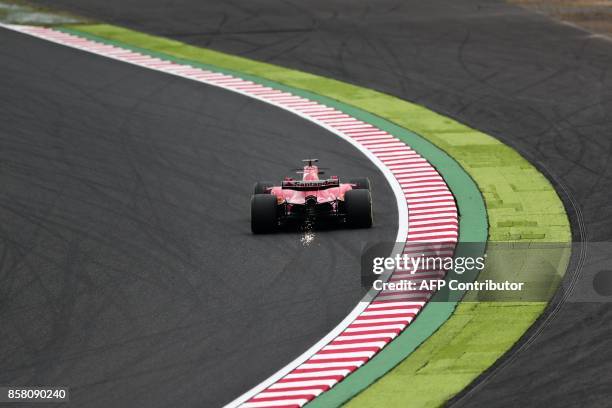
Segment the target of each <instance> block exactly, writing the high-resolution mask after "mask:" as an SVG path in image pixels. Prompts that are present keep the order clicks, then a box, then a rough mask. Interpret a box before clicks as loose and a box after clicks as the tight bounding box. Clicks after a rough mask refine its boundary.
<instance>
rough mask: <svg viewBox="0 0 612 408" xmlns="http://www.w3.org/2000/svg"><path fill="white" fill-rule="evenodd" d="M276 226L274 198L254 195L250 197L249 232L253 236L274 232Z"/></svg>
mask: <svg viewBox="0 0 612 408" xmlns="http://www.w3.org/2000/svg"><path fill="white" fill-rule="evenodd" d="M277 226H278V217H277V215H276V196H274V195H270V194H254V195H253V196H252V197H251V231H252V232H253V234H266V233H270V232H274V231H275V230H276V227H277Z"/></svg>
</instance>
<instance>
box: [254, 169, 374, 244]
mask: <svg viewBox="0 0 612 408" xmlns="http://www.w3.org/2000/svg"><path fill="white" fill-rule="evenodd" d="M317 161H318V160H317V159H306V160H303V162H304V163H305V166H304V169H303V170H302V171H298V173H301V174H302V180H295V179H293V178H291V177H285V179H284V180H283V181H282V182H281V184H280V186H279V185H274V184H273V183H268V182H258V183H255V187H254V191H253V196H252V197H251V230H252V231H253V233H255V234H261V233H268V232H273V231H275V230H276V229H277V228H278V227H279V226H282V225H286V224H288V223H290V222H295V223H299V224H301V225H312V224H317V223H319V222H324V221H336V222H340V223H343V224H345V225H348V226H350V227H355V228H369V227H371V226H372V197H371V196H370V181H369V180H368V179H367V178H358V179H353V180H350V181H349V182H348V183H340V180H339V179H338V177H337V176H331V177H330V178H328V179H324V180H321V179H319V174H323V172H321V171H319V167H317V166H316V165H314V163H316V162H317Z"/></svg>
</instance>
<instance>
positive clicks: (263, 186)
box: [253, 181, 274, 194]
mask: <svg viewBox="0 0 612 408" xmlns="http://www.w3.org/2000/svg"><path fill="white" fill-rule="evenodd" d="M273 186H274V183H272V182H269V181H258V182H257V183H255V184H254V185H253V194H270V190H268V188H270V187H273Z"/></svg>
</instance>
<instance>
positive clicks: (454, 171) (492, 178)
mask: <svg viewBox="0 0 612 408" xmlns="http://www.w3.org/2000/svg"><path fill="white" fill-rule="evenodd" d="M66 30H67V31H72V32H74V33H77V34H80V35H89V36H93V38H94V39H98V40H99V39H103V40H105V41H107V42H120V43H121V45H123V46H127V47H128V48H132V49H136V50H139V51H142V52H145V53H148V54H153V55H157V56H161V57H165V58H166V59H168V58H171V59H176V60H179V61H180V62H188V63H191V62H195V63H198V64H200V65H203V66H206V65H208V66H210V65H212V66H214V67H215V68H216V69H220V70H222V71H223V70H225V71H227V72H229V73H234V74H236V75H237V76H240V77H243V78H246V79H251V80H254V82H260V83H265V81H273V82H274V83H276V84H273V83H270V85H271V86H274V87H277V88H279V86H278V85H279V84H280V88H282V87H283V86H285V87H291V89H289V91H290V92H294V93H295V89H297V90H298V91H299V92H298V93H301V94H302V95H304V96H306V97H309V98H311V99H314V100H318V101H320V102H322V103H325V104H330V102H331V106H334V104H333V102H336V106H342V107H341V108H340V109H341V110H344V111H347V110H348V111H351V110H353V112H352V113H351V112H347V113H351V114H354V115H355V116H357V117H359V118H360V119H362V120H364V121H368V122H371V123H374V124H377V123H376V121H377V120H378V121H380V122H379V124H380V123H382V124H383V125H384V126H381V127H383V128H386V129H391V130H389V131H390V132H391V133H392V134H394V135H396V136H398V137H401V138H403V139H404V140H406V141H407V143H409V144H410V145H411V146H413V147H414V148H415V149H417V150H418V151H419V152H420V153H421V154H422V155H423V156H425V157H426V158H427V159H428V160H430V162H432V164H434V165H435V166H436V167H437V168H438V170H439V171H440V172H441V173H442V175H443V176H444V178H445V180H446V181H447V183H448V184H449V186H450V187H451V190H452V191H453V193H454V194H455V195H456V197H457V200H458V205H459V209H460V211H461V216H462V218H461V240H462V241H466V242H467V241H476V242H477V241H480V242H483V241H484V239H485V238H486V236H483V234H484V235H486V226H487V224H486V220H485V219H484V213H481V214H480V218H478V216H479V215H478V213H479V212H483V210H484V208H483V207H482V205H481V204H479V203H482V198H484V202H485V204H486V215H487V216H488V226H489V230H488V236H489V240H494V241H517V242H531V241H545V242H569V241H570V227H569V222H568V219H567V216H566V214H565V210H564V208H563V205H562V203H561V201H560V199H559V197H558V196H557V194H556V192H555V191H554V188H553V187H552V185H551V184H550V183H549V182H548V180H547V179H546V178H545V177H544V176H543V175H542V174H541V173H539V172H538V171H537V170H536V169H535V168H534V167H533V166H532V165H531V164H529V163H528V162H527V161H526V160H525V159H524V158H523V157H522V156H520V155H519V154H518V153H517V152H516V151H514V150H513V149H511V148H509V147H508V146H506V145H504V144H502V143H501V142H499V141H498V140H496V139H495V138H493V137H491V136H488V135H486V134H484V133H482V132H480V131H478V130H475V129H472V128H469V127H467V126H465V125H463V124H461V123H458V122H456V121H454V120H452V119H450V118H447V117H444V116H442V115H439V114H437V113H435V112H433V111H431V110H428V109H426V108H424V107H422V106H419V105H416V104H413V103H410V102H407V101H403V100H401V99H398V98H395V97H393V96H390V95H386V94H383V93H380V92H376V91H373V90H370V89H365V88H361V87H358V86H355V85H351V84H347V83H343V82H340V81H336V80H333V79H329V78H324V77H320V76H316V75H312V74H308V73H305V72H300V71H296V70H291V69H286V68H282V67H279V66H275V65H271V64H267V63H263V62H258V61H253V60H249V59H246V58H241V57H236V56H231V55H228V54H224V53H221V52H217V51H212V50H207V49H202V48H199V47H195V46H190V45H186V44H184V43H181V42H178V41H173V40H169V39H165V38H160V37H156V36H151V35H147V34H142V33H138V32H135V31H131V30H127V29H124V28H120V27H116V26H111V25H105V24H95V25H78V26H71V27H66ZM249 77H250V78H249ZM287 89H288V88H287ZM338 102H339V104H338ZM379 124H377V126H378V125H379ZM408 129H409V130H408ZM417 135H418V136H417ZM442 151H443V152H445V153H442ZM451 157H452V159H451ZM453 159H454V160H453ZM455 161H456V162H455ZM457 163H458V164H459V165H460V166H458V165H457ZM464 170H465V172H467V174H468V175H469V176H470V177H471V179H470V177H466V176H465V172H464ZM472 179H473V181H474V182H475V183H476V185H477V186H478V190H480V192H481V193H482V198H481V197H480V193H479V192H478V190H475V189H473V184H474V183H473V182H472ZM468 221H469V222H468ZM563 271H564V269H563ZM545 306H546V302H539V303H534V302H531V303H496V304H493V303H483V302H481V303H470V302H462V303H460V304H459V306H458V307H457V308H456V309H455V308H454V304H449V303H430V304H429V305H428V306H427V307H426V308H425V309H424V310H423V312H422V315H421V316H420V318H419V319H417V320H416V321H415V322H414V323H413V324H412V325H411V326H410V329H409V330H406V331H405V332H404V333H403V334H402V335H401V336H399V337H398V339H396V340H395V341H394V342H392V343H391V344H390V345H389V346H388V347H386V348H385V349H384V350H383V351H382V352H381V353H379V354H378V355H377V356H376V357H375V358H374V359H373V360H372V361H371V362H370V363H368V364H367V365H366V366H364V368H362V369H360V370H358V371H357V372H356V373H354V374H352V375H351V376H349V377H348V378H347V379H346V380H345V381H343V382H341V383H340V384H338V385H337V386H336V387H334V388H333V389H332V390H331V391H330V392H327V393H324V394H323V395H322V396H321V397H320V398H317V399H315V400H314V401H313V402H312V403H310V404H309V407H328V406H338V405H341V404H343V403H344V402H346V401H347V400H348V399H349V398H352V397H354V396H355V395H356V394H357V393H358V392H360V391H361V390H362V389H363V388H364V387H366V386H368V385H370V384H372V382H373V381H374V380H376V379H378V381H376V382H375V383H374V384H373V385H372V386H370V388H367V389H366V390H365V391H364V392H362V393H361V394H359V395H357V397H355V398H353V399H352V400H350V402H349V403H348V405H349V406H351V407H371V406H385V407H391V406H406V404H408V403H409V404H410V406H438V405H441V404H443V403H444V402H445V401H446V400H447V399H448V398H450V397H452V396H453V395H455V394H456V393H457V392H459V391H461V390H462V389H463V388H464V387H466V386H467V385H468V384H469V383H470V382H471V381H473V380H474V379H475V378H476V377H477V376H478V375H479V374H480V373H481V372H482V371H484V370H485V369H486V368H488V367H489V366H490V365H491V364H493V363H494V362H495V361H496V360H497V359H498V358H499V357H501V356H502V355H503V353H504V352H505V351H506V350H508V349H509V348H510V347H511V346H512V345H513V344H514V343H515V342H516V341H517V340H518V339H519V338H520V336H521V335H522V334H523V333H524V332H525V330H526V329H527V328H528V327H529V326H530V325H531V324H532V323H533V321H534V320H535V319H536V318H537V316H538V315H539V314H541V312H542V311H543V310H544V308H545ZM453 311H454V313H453ZM451 313H452V316H451ZM449 316H451V317H450V318H449V319H448V320H447V321H446V323H444V324H443V325H442V327H440V328H439V329H438V330H437V331H436V332H435V333H434V334H433V335H431V336H429V334H431V333H432V332H433V331H435V330H436V329H437V328H438V327H439V324H437V323H438V322H439V321H440V320H445V319H446V318H448V317H449ZM413 333H416V334H421V335H422V336H425V337H422V336H421V337H420V336H418V335H416V334H413ZM426 337H429V338H428V339H427V340H426V341H425V342H424V343H422V344H421V342H423V341H424V340H425V338H426ZM419 344H420V346H419ZM417 346H418V348H416V347H417ZM415 348H416V349H415ZM408 355H409V357H408V358H405V359H403V361H401V359H398V358H399V357H402V358H403V357H405V356H408ZM399 361H401V362H400V363H399V364H398V362H399ZM393 366H395V368H393V369H392V370H391V371H390V372H389V373H388V374H387V375H385V376H382V374H384V372H387V371H388V370H389V369H391V368H392V367H393ZM381 376H382V377H381ZM379 377H380V378H379Z"/></svg>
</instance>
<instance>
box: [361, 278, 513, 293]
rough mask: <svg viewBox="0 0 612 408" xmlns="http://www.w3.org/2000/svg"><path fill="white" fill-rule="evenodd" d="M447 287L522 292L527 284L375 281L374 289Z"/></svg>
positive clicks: (456, 281)
mask: <svg viewBox="0 0 612 408" xmlns="http://www.w3.org/2000/svg"><path fill="white" fill-rule="evenodd" d="M446 285H448V288H449V289H450V290H459V291H467V290H476V291H490V292H494V291H521V290H523V286H524V285H525V282H510V281H504V282H494V281H492V280H491V279H487V280H485V281H482V282H480V281H474V282H460V281H458V280H456V279H451V280H449V281H448V282H447V281H445V280H437V279H432V280H423V281H421V282H417V281H414V280H401V281H396V282H383V281H381V280H375V281H374V283H373V284H372V287H373V288H374V289H375V290H385V291H413V290H415V291H417V290H431V289H434V290H435V289H442V288H444V287H445V286H446Z"/></svg>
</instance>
